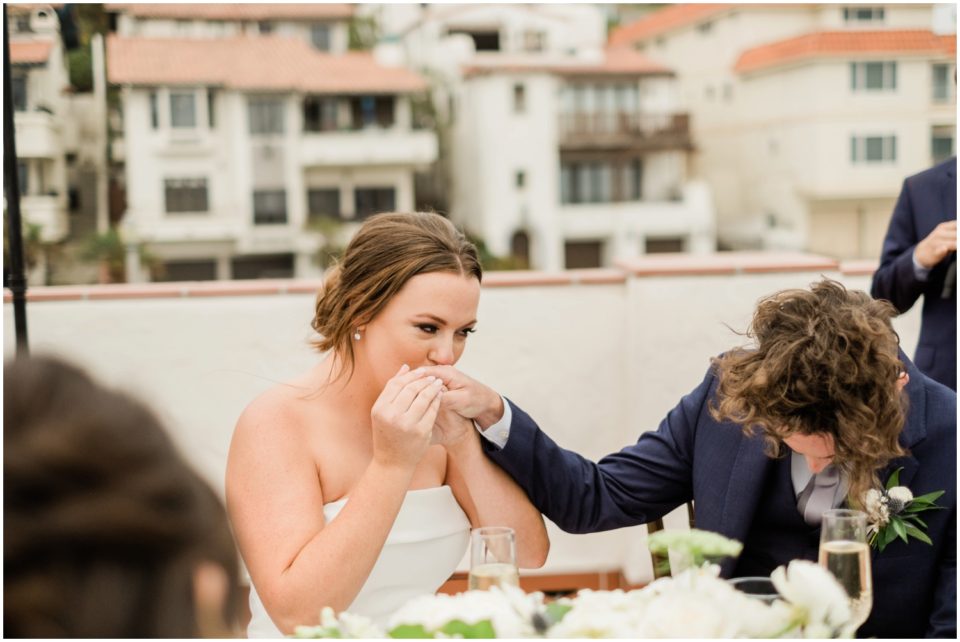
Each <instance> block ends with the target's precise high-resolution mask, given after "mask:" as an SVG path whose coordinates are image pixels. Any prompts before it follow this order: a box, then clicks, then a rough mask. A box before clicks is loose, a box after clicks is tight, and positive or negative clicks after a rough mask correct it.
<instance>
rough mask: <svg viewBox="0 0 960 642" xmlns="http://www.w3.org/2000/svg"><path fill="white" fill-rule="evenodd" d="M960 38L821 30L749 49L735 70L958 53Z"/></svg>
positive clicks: (914, 32) (926, 33) (916, 32)
mask: <svg viewBox="0 0 960 642" xmlns="http://www.w3.org/2000/svg"><path fill="white" fill-rule="evenodd" d="M956 52H957V41H956V37H955V36H953V35H950V36H938V35H935V34H934V33H933V32H932V31H926V30H903V31H901V30H897V31H892V30H886V31H820V32H817V33H809V34H805V35H803V36H798V37H796V38H788V39H787V40H780V41H778V42H772V43H770V44H766V45H762V46H759V47H754V48H753V49H748V50H746V51H744V52H743V54H741V56H740V58H739V59H738V60H737V63H736V65H735V66H734V70H735V71H737V72H738V73H747V72H751V71H757V70H759V69H766V68H768V67H775V66H777V65H782V64H786V63H790V62H797V61H802V60H809V59H811V58H820V57H830V56H839V55H851V54H872V53H878V54H891V53H893V54H919V53H943V54H951V55H955V54H956Z"/></svg>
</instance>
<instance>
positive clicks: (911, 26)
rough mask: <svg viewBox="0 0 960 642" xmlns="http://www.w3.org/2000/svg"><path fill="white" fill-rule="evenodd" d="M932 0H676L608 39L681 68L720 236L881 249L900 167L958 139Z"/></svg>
mask: <svg viewBox="0 0 960 642" xmlns="http://www.w3.org/2000/svg"><path fill="white" fill-rule="evenodd" d="M934 7H935V5H931V4H912V5H902V4H896V5H894V4H891V5H816V4H793V5H774V4H760V5H731V4H713V5H696V4H689V5H672V6H669V7H666V8H664V9H660V10H657V11H655V12H653V13H651V14H650V15H648V16H647V17H645V18H643V19H641V20H639V21H637V22H635V23H633V24H630V25H627V26H625V27H622V28H620V29H618V30H617V31H615V32H614V33H613V34H612V35H611V38H610V42H611V46H613V47H626V48H633V49H634V50H639V51H642V52H643V53H644V54H645V55H648V56H650V57H651V58H653V59H655V60H657V61H659V62H662V63H663V64H666V65H668V66H670V67H671V68H673V69H674V70H675V71H676V72H677V79H678V83H679V87H680V100H681V104H682V105H683V106H684V108H685V109H687V110H689V112H690V115H691V120H692V123H691V128H692V136H693V139H694V140H695V141H696V142H697V148H698V149H697V154H696V155H695V162H694V164H693V173H694V175H695V176H698V177H702V178H703V179H705V180H706V181H707V182H708V183H709V184H710V187H711V190H712V192H713V194H714V195H715V198H716V207H717V224H718V236H719V238H720V240H721V243H722V245H724V246H728V247H765V248H792V249H806V250H809V251H813V252H819V253H826V254H830V255H832V256H837V257H841V258H853V257H876V256H879V253H880V248H881V245H882V239H883V235H884V233H885V231H886V227H887V224H888V222H889V217H890V214H891V212H892V211H893V205H894V202H895V200H896V197H897V194H898V193H899V190H900V186H901V184H902V181H903V179H904V178H905V177H906V176H908V175H910V174H913V173H915V172H918V171H921V170H923V169H925V168H926V167H929V166H930V165H932V164H934V163H936V162H939V161H941V160H944V159H945V158H947V157H949V156H951V155H953V154H954V153H955V152H954V149H955V143H954V140H955V130H956V84H955V81H954V74H955V69H956V60H955V59H956V41H955V36H954V35H950V36H942V35H936V34H935V32H934V28H935V26H936V28H937V29H938V30H939V31H942V30H943V27H942V24H939V25H936V24H935V19H934V11H933V9H934ZM939 22H940V23H942V21H939ZM953 31H954V33H955V27H954V29H953Z"/></svg>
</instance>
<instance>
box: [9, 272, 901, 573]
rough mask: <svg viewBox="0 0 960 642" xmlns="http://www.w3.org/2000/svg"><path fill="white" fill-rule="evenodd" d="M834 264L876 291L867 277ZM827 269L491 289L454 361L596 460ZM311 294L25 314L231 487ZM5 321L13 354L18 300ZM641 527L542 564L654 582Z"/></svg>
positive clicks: (297, 357) (34, 333) (36, 337)
mask: <svg viewBox="0 0 960 642" xmlns="http://www.w3.org/2000/svg"><path fill="white" fill-rule="evenodd" d="M826 275H827V276H832V277H835V278H838V279H839V280H841V281H842V282H844V283H845V284H846V285H847V286H848V287H854V288H859V289H869V277H868V276H845V275H841V274H839V273H838V272H835V271H834V272H830V271H828V272H826ZM819 277H820V273H819V271H806V272H774V273H769V274H739V275H728V276H697V275H690V276H660V277H630V278H628V279H627V280H626V281H625V282H621V283H612V284H605V285H585V284H582V283H581V284H567V285H552V286H548V285H529V286H523V287H503V286H496V285H487V286H484V288H483V293H482V297H481V303H480V310H479V315H478V318H479V323H478V326H477V333H476V334H475V335H473V336H472V337H471V338H470V340H469V345H468V348H467V350H466V352H465V354H464V356H463V358H462V360H461V361H460V363H459V364H458V367H460V368H462V369H463V370H464V371H465V372H468V373H470V374H471V375H473V376H475V377H477V378H478V379H480V380H482V381H484V382H487V383H488V384H490V385H492V386H494V387H495V388H496V389H497V390H499V391H500V392H501V393H502V394H504V395H506V396H507V397H509V398H510V399H511V400H513V401H515V402H516V403H517V404H519V405H520V406H521V407H523V408H524V409H525V410H527V411H528V412H529V413H530V414H531V415H532V416H533V417H535V418H536V419H537V421H538V422H539V423H540V425H541V426H542V427H543V428H544V430H545V431H546V432H547V433H548V434H550V435H551V437H553V438H554V439H555V440H556V441H557V442H559V443H560V444H561V445H562V446H565V447H567V448H571V449H573V450H575V451H578V452H580V453H582V454H583V455H584V456H586V457H589V458H591V459H598V458H599V457H601V456H603V455H605V454H607V453H610V452H613V451H616V450H619V449H620V448H621V447H623V446H625V445H628V444H631V443H633V442H634V441H636V439H637V437H638V435H639V434H640V433H641V432H643V431H645V430H649V429H653V428H656V426H657V424H658V423H659V421H660V420H661V419H662V418H663V417H664V416H665V414H666V413H667V411H669V410H670V409H671V408H672V407H673V406H674V405H675V404H676V403H677V402H678V401H679V399H680V397H681V396H682V395H684V394H686V393H687V392H689V391H690V390H692V389H693V388H694V387H695V386H696V385H698V384H699V382H700V381H701V379H702V377H703V375H704V373H705V371H706V368H707V366H708V363H709V358H710V357H711V356H713V355H715V354H717V353H719V352H721V351H723V350H725V349H728V348H730V347H732V346H735V345H740V344H742V338H741V337H739V336H737V335H735V334H734V333H732V332H731V331H730V329H728V328H727V327H726V326H730V328H733V329H734V330H743V329H745V327H746V324H747V322H748V320H749V317H750V314H751V312H752V310H753V307H754V305H755V303H756V301H757V299H758V298H759V297H761V296H762V295H765V294H769V293H771V292H772V291H775V290H779V289H781V288H785V287H803V286H806V285H808V284H809V283H811V282H813V281H816V280H818V279H819ZM488 280H494V281H495V280H496V279H495V277H494V276H492V275H491V276H490V277H489V278H488ZM313 298H314V297H313V295H312V294H310V293H307V294H288V295H270V296H264V295H259V296H257V295H249V296H217V297H186V298H166V299H108V300H87V301H48V302H35V303H30V304H29V305H28V309H27V318H28V323H29V332H30V342H31V349H32V351H33V352H34V353H54V354H59V355H62V356H64V357H66V358H68V359H71V360H74V361H76V362H77V363H79V364H81V365H82V366H84V367H86V368H87V369H89V371H91V372H92V373H93V374H94V375H96V376H97V377H98V378H100V379H101V380H103V381H105V382H107V383H109V384H110V385H113V386H118V387H120V388H122V389H125V390H129V391H131V392H133V393H135V394H137V395H138V396H140V397H141V398H142V399H144V400H146V401H147V402H148V403H149V405H150V406H151V407H153V408H154V409H155V410H156V411H157V412H158V414H159V415H160V416H161V417H162V419H163V420H164V422H165V424H166V425H167V426H168V427H169V428H170V430H171V432H172V434H173V436H174V438H175V440H176V442H177V443H178V444H179V446H180V447H181V449H182V450H183V452H184V454H185V455H186V456H187V457H188V459H189V460H190V461H191V462H193V463H194V464H195V465H196V466H197V467H198V468H199V470H200V471H201V472H202V474H203V475H204V476H205V477H206V478H207V479H209V480H210V481H211V483H213V484H214V486H215V487H216V488H217V489H219V490H221V491H222V488H223V476H224V469H225V461H226V453H227V448H228V445H229V441H230V436H231V433H232V429H233V426H234V423H235V421H236V419H237V417H238V416H239V414H240V412H241V411H242V410H243V408H244V406H245V405H246V404H247V403H248V402H249V401H250V400H251V399H253V398H254V397H255V396H256V395H257V394H259V393H260V392H261V391H263V390H265V389H267V388H268V387H270V386H272V385H274V384H275V383H278V382H282V381H284V380H286V379H288V378H290V377H293V376H295V375H297V374H298V373H300V372H301V371H303V370H305V369H307V368H309V367H310V366H311V365H312V364H314V363H316V361H317V360H318V359H319V358H321V357H320V356H319V355H317V354H315V353H314V352H313V351H312V349H311V348H310V346H309V343H308V342H309V339H310V338H311V330H310V327H309V322H310V318H311V315H312V310H313ZM65 320H68V322H65ZM918 324H919V310H918V309H915V310H913V311H911V312H910V313H908V314H907V315H905V316H903V317H901V318H899V319H897V320H896V323H895V325H896V327H897V330H898V332H899V333H900V336H901V341H902V344H903V346H904V349H905V350H906V352H907V353H908V354H912V353H913V349H914V345H915V342H916V337H917V332H918ZM4 329H5V333H4V335H5V336H4V350H5V355H6V356H7V357H9V356H11V355H12V354H13V344H14V336H13V325H12V308H11V305H10V304H9V303H7V304H5V305H4ZM679 521H682V520H681V519H678V518H677V517H676V516H672V517H670V518H669V519H668V523H670V522H673V523H677V522H679ZM644 532H645V529H644V528H643V527H634V528H630V529H621V530H617V531H612V532H609V533H601V534H593V535H569V534H566V533H562V532H560V531H559V530H558V529H556V528H555V527H553V526H552V525H551V526H550V535H551V539H552V550H551V553H550V558H549V559H548V562H547V565H546V566H545V567H544V569H543V570H542V571H540V572H542V573H564V572H587V571H597V570H617V569H621V568H623V569H624V571H625V573H626V575H627V578H628V579H629V580H630V581H633V582H641V581H646V580H647V579H649V572H650V569H649V555H648V554H647V553H646V549H645V545H644V539H643V537H644V536H643V533H644Z"/></svg>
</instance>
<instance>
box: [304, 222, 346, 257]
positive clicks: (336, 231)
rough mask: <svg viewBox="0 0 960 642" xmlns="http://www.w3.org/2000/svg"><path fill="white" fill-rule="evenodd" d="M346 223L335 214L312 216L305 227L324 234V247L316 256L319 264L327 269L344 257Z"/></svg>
mask: <svg viewBox="0 0 960 642" xmlns="http://www.w3.org/2000/svg"><path fill="white" fill-rule="evenodd" d="M344 225H345V223H344V222H343V221H341V220H340V219H338V218H336V217H333V216H310V217H309V218H308V219H307V222H306V224H305V225H304V229H306V230H308V231H312V232H319V233H320V234H322V235H323V247H321V248H320V249H319V250H317V254H316V256H315V257H314V259H315V260H316V262H317V264H319V265H320V266H321V267H322V268H324V269H326V268H328V267H330V266H332V265H333V264H334V263H336V262H337V261H339V260H340V259H341V258H342V257H343V253H344V252H345V251H346V249H347V248H346V244H345V242H344V239H343V228H344Z"/></svg>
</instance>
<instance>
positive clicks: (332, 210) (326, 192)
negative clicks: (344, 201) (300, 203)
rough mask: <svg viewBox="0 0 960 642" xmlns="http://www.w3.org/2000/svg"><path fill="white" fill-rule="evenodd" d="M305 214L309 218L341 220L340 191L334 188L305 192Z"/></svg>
mask: <svg viewBox="0 0 960 642" xmlns="http://www.w3.org/2000/svg"><path fill="white" fill-rule="evenodd" d="M307 212H308V213H309V215H310V218H321V217H326V218H341V214H340V190H339V189H338V188H336V187H329V188H322V189H310V190H307Z"/></svg>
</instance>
